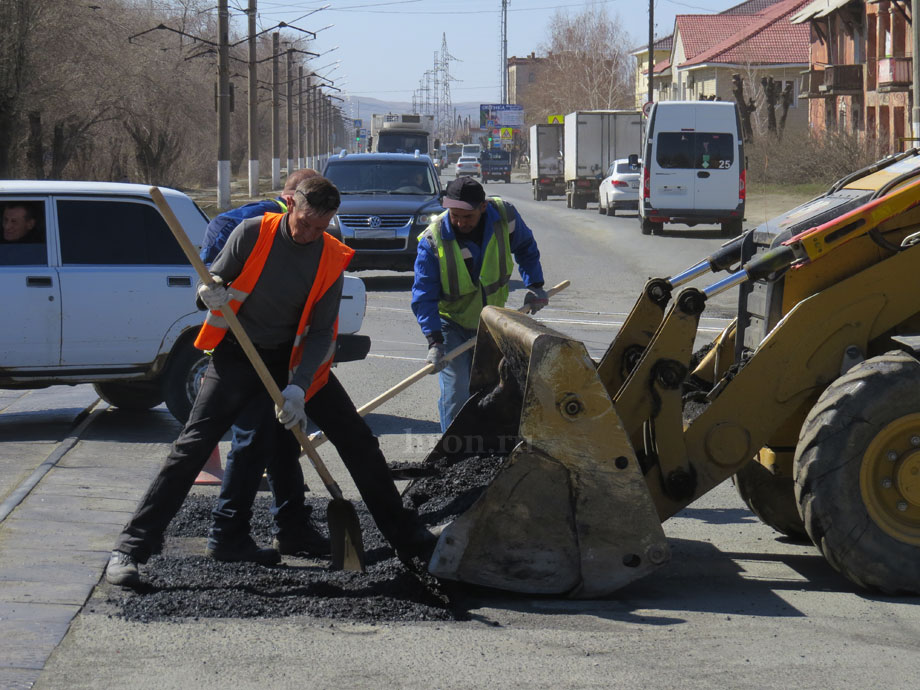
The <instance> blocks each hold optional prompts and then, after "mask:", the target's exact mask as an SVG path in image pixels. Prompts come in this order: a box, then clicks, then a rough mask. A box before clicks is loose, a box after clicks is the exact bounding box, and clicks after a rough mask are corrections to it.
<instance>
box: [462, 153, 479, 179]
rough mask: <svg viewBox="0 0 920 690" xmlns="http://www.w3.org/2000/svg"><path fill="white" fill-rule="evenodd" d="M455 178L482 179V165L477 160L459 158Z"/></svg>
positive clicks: (466, 157)
mask: <svg viewBox="0 0 920 690" xmlns="http://www.w3.org/2000/svg"><path fill="white" fill-rule="evenodd" d="M456 173H457V177H482V165H480V163H479V159H478V158H474V157H473V156H460V159H459V160H458V161H457V167H456Z"/></svg>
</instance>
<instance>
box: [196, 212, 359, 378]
mask: <svg viewBox="0 0 920 690" xmlns="http://www.w3.org/2000/svg"><path fill="white" fill-rule="evenodd" d="M287 221H288V216H287V215H285V216H284V218H283V219H282V220H281V226H280V227H279V228H278V232H277V233H276V234H275V241H274V243H273V244H272V248H271V251H269V254H268V259H266V261H265V267H264V268H263V269H262V274H261V275H260V276H259V280H258V281H257V282H256V285H255V287H254V288H253V290H252V292H251V293H250V294H249V297H247V298H246V301H245V302H243V306H241V307H240V311H239V313H238V314H237V316H239V319H240V323H241V324H242V325H243V327H244V328H245V329H246V333H247V334H248V335H249V337H250V339H251V340H252V342H254V343H255V344H256V345H258V346H260V347H277V346H279V345H286V344H289V343H292V342H293V340H294V336H295V335H296V334H297V325H298V324H299V323H300V315H301V314H302V313H303V305H304V303H305V302H306V301H307V297H308V296H309V294H310V288H311V287H312V285H313V280H314V279H315V278H316V271H317V268H318V267H319V260H320V256H321V255H322V251H323V243H322V240H316V241H315V242H310V243H308V244H297V243H296V242H294V240H292V239H291V235H290V232H289V231H288V223H287ZM261 224H262V219H261V217H260V218H250V219H249V220H244V221H243V222H242V223H240V224H239V225H238V226H237V227H236V229H235V230H234V231H233V232H232V233H231V234H230V238H229V239H228V240H227V244H226V245H225V246H224V248H223V249H222V250H221V251H220V254H218V255H217V258H216V259H214V262H213V263H212V264H211V267H210V271H211V274H212V275H215V276H220V277H221V279H223V281H224V283H225V284H228V285H232V284H233V280H234V279H235V278H236V277H237V276H239V274H240V273H241V272H242V270H243V265H244V264H245V263H246V259H248V258H249V255H250V254H251V253H252V250H253V248H254V247H255V245H256V240H257V239H258V238H259V227H260V226H261ZM343 282H344V278H343V277H342V276H339V279H338V280H337V281H336V282H335V284H334V285H333V286H332V287H331V288H329V289H328V290H327V291H326V294H324V295H323V296H322V297H321V298H320V299H319V300H318V301H317V303H316V306H315V307H314V310H313V316H312V318H311V322H310V327H309V330H308V332H307V335H306V338H305V339H304V351H303V359H302V360H301V362H300V366H298V367H297V371H296V372H294V379H293V381H292V382H291V383H295V384H297V385H298V386H300V387H301V388H303V389H304V390H306V389H307V388H309V386H310V382H311V381H312V380H313V375H314V374H315V373H316V370H317V368H318V367H319V365H320V364H321V363H322V362H323V361H324V360H325V359H326V358H327V357H328V356H329V355H330V354H331V352H332V349H333V348H334V347H335V340H334V338H333V326H334V324H335V319H336V317H337V316H338V314H339V302H340V300H341V298H342V284H343Z"/></svg>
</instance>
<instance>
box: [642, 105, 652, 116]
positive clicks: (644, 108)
mask: <svg viewBox="0 0 920 690" xmlns="http://www.w3.org/2000/svg"><path fill="white" fill-rule="evenodd" d="M653 103H654V101H648V102H647V103H646V104H645V105H643V106H642V114H643V115H645V116H646V117H648V114H649V113H650V112H652V104H653Z"/></svg>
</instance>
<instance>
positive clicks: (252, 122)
mask: <svg viewBox="0 0 920 690" xmlns="http://www.w3.org/2000/svg"><path fill="white" fill-rule="evenodd" d="M246 13H247V15H248V18H249V196H250V198H252V197H257V196H259V121H258V115H257V111H256V107H257V104H258V102H259V92H258V89H259V85H258V74H259V71H258V69H257V63H256V0H249V9H248V10H246Z"/></svg>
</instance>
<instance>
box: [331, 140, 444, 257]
mask: <svg viewBox="0 0 920 690" xmlns="http://www.w3.org/2000/svg"><path fill="white" fill-rule="evenodd" d="M323 175H324V176H325V177H327V178H329V179H330V180H332V182H333V183H334V184H335V186H336V187H338V189H339V192H340V193H341V195H342V205H341V206H340V207H339V210H338V213H337V214H336V216H335V218H333V220H332V223H331V225H330V227H329V232H330V233H333V234H336V235H338V234H339V233H341V237H342V240H343V241H344V242H345V244H347V245H348V246H349V247H352V248H353V249H354V250H355V256H354V258H353V259H352V260H351V263H350V264H349V265H348V270H350V271H361V270H369V269H383V270H389V271H411V270H412V269H413V266H414V264H415V254H416V250H417V248H418V235H419V233H421V232H422V231H424V229H425V228H426V227H427V226H428V224H429V223H430V222H431V221H432V220H434V219H435V218H436V217H437V216H438V214H440V213H442V212H443V211H444V209H443V208H442V207H441V195H442V193H441V183H440V181H439V180H438V173H437V171H436V170H435V167H434V164H433V163H432V162H431V158H429V157H428V156H425V155H422V154H419V153H415V154H409V153H352V154H349V153H345V152H344V151H343V152H342V153H340V154H339V155H337V156H334V157H333V158H330V159H329V161H328V162H327V163H326V168H325V170H324V171H323Z"/></svg>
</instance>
